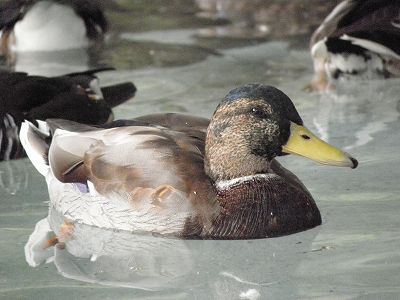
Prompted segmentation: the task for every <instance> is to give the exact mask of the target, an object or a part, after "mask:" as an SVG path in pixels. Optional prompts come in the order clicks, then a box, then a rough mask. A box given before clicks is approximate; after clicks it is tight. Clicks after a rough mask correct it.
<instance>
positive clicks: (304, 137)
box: [301, 134, 311, 140]
mask: <svg viewBox="0 0 400 300" xmlns="http://www.w3.org/2000/svg"><path fill="white" fill-rule="evenodd" d="M301 137H302V138H303V139H305V140H309V139H311V138H310V137H309V136H308V135H307V134H302V135H301Z"/></svg>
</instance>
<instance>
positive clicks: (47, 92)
mask: <svg viewBox="0 0 400 300" xmlns="http://www.w3.org/2000/svg"><path fill="white" fill-rule="evenodd" d="M107 70H110V68H103V69H96V70H89V71H85V72H79V73H71V74H66V75H63V76H58V77H43V76H30V75H28V74H26V73H22V72H8V71H2V72H0V104H1V106H0V160H9V159H17V158H21V157H24V156H25V152H24V151H23V148H22V146H21V144H20V141H19V136H18V134H19V129H20V127H21V124H22V122H23V120H25V119H26V120H30V121H31V122H33V123H35V124H36V120H46V119H48V118H63V119H67V120H71V121H76V122H80V123H84V124H102V123H105V122H107V121H111V120H112V119H113V114H112V110H111V108H112V107H115V106H116V105H118V104H121V103H123V102H125V101H127V100H129V99H130V98H132V97H133V96H134V94H135V92H136V87H135V86H134V84H133V83H131V82H124V83H120V84H115V85H111V86H106V87H100V85H99V80H98V78H97V77H96V73H97V72H100V71H107Z"/></svg>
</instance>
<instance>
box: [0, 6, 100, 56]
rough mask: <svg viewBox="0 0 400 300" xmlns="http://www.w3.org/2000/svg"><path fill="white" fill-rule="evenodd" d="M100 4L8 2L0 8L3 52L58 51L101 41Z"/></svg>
mask: <svg viewBox="0 0 400 300" xmlns="http://www.w3.org/2000/svg"><path fill="white" fill-rule="evenodd" d="M107 28H108V24H107V20H106V18H105V15H104V13H103V8H102V4H101V1H91V0H69V1H63V0H8V1H5V2H3V3H2V4H1V5H0V30H1V35H0V36H1V52H2V54H3V55H5V54H8V53H9V52H13V51H19V52H21V51H23V52H25V51H57V50H65V49H76V48H83V47H88V46H89V45H90V44H91V43H92V42H99V41H102V39H103V36H104V34H105V32H106V31H107Z"/></svg>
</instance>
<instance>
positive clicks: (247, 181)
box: [20, 84, 357, 239]
mask: <svg viewBox="0 0 400 300" xmlns="http://www.w3.org/2000/svg"><path fill="white" fill-rule="evenodd" d="M105 127H106V128H103V129H100V128H94V127H90V126H86V125H79V124H76V123H72V122H67V121H62V120H61V121H58V120H48V121H47V122H46V123H43V122H41V124H40V126H39V127H36V126H34V125H33V124H30V123H27V122H25V123H24V124H23V126H22V128H21V134H20V138H21V142H22V144H23V145H24V147H25V149H26V151H27V154H28V156H29V158H30V159H31V161H32V163H33V164H34V165H35V167H36V168H37V170H38V171H39V172H40V173H41V174H42V175H44V176H45V177H46V182H47V185H48V189H49V195H50V206H51V209H56V210H57V211H58V212H59V213H61V214H62V215H63V216H64V218H65V219H66V220H68V227H69V228H73V223H74V222H80V223H83V224H88V225H91V226H97V227H101V228H109V229H117V230H127V231H132V232H147V233H149V232H150V233H156V234H162V235H173V236H178V237H181V238H204V239H249V238H265V237H274V236H281V235H286V234H291V233H294V232H298V231H302V230H306V229H309V228H312V227H315V226H317V225H320V224H321V216H320V213H319V210H318V208H317V206H316V204H315V202H314V200H313V198H312V196H311V194H310V193H309V192H308V191H307V189H306V188H305V187H304V185H303V184H302V183H301V182H300V180H299V179H298V178H297V177H296V176H295V175H294V174H292V173H291V172H289V171H288V170H286V169H285V168H283V167H282V166H281V165H280V164H279V163H278V162H277V161H276V160H275V157H277V156H280V155H285V154H289V153H292V154H297V155H300V156H305V157H308V158H311V159H313V160H315V161H317V162H319V163H322V164H327V165H334V166H343V167H351V168H355V167H356V166H357V161H356V160H355V159H354V158H352V157H351V156H350V155H349V154H347V153H344V152H342V151H341V150H339V149H336V148H334V147H332V146H330V145H329V144H327V143H325V142H323V141H321V140H320V139H318V138H317V137H316V136H315V135H313V134H312V133H311V132H310V131H309V130H307V129H306V128H305V127H304V126H303V121H302V119H301V118H300V116H299V114H298V113H297V111H296V109H295V107H294V105H293V103H292V101H291V100H290V99H289V98H288V97H287V96H286V95H285V94H284V93H283V92H281V91H280V90H278V89H276V88H274V87H271V86H266V85H261V84H249V85H245V86H243V87H240V88H237V89H234V90H232V91H231V92H229V94H228V95H227V96H226V97H225V98H224V99H223V100H222V101H221V103H220V104H219V106H218V107H217V109H216V111H215V113H214V115H213V116H212V118H211V120H208V119H203V118H198V117H192V116H186V115H179V114H157V115H150V116H144V117H141V118H137V119H134V120H128V121H123V120H121V121H116V122H114V123H110V124H108V125H106V126H105ZM48 137H52V139H51V144H50V146H49V144H48Z"/></svg>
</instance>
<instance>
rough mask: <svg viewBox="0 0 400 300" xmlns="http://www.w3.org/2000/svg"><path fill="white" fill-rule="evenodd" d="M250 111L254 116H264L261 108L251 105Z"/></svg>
mask: <svg viewBox="0 0 400 300" xmlns="http://www.w3.org/2000/svg"><path fill="white" fill-rule="evenodd" d="M251 113H252V114H253V115H254V116H256V117H261V118H263V117H265V116H266V115H265V112H264V111H263V110H262V109H260V108H257V107H253V108H252V109H251Z"/></svg>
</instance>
